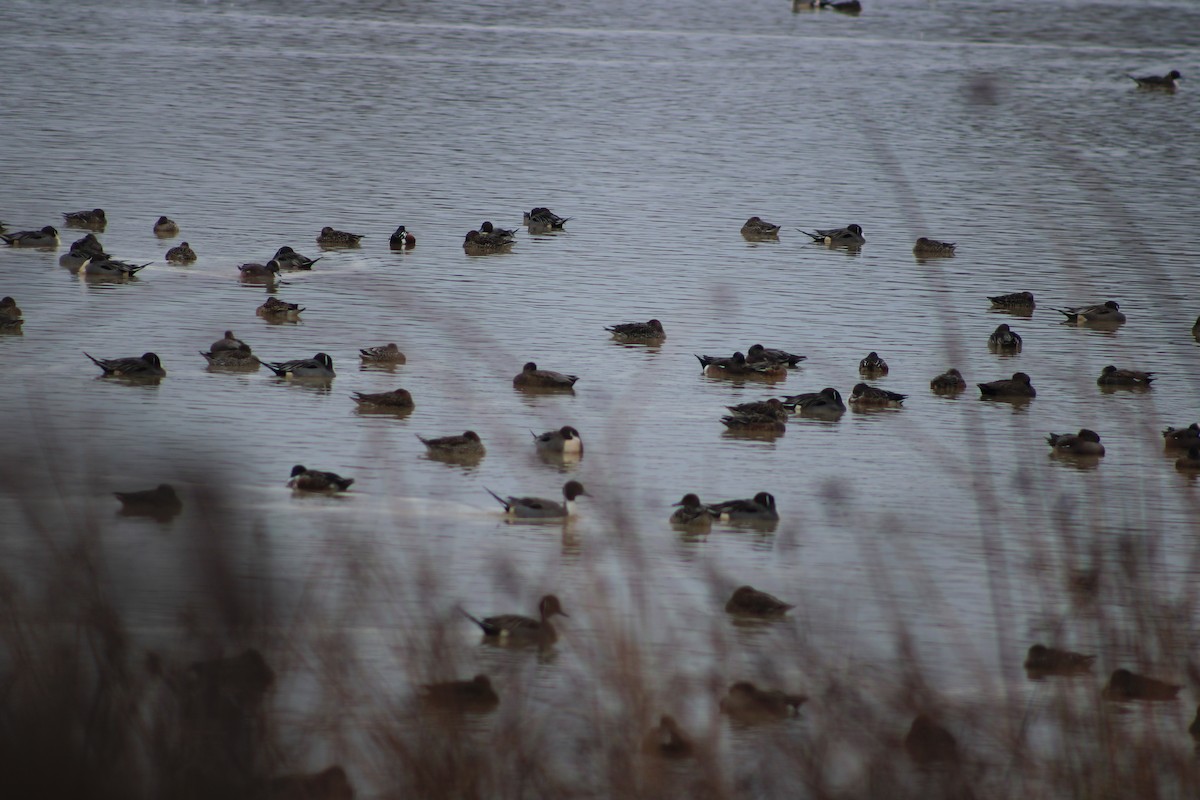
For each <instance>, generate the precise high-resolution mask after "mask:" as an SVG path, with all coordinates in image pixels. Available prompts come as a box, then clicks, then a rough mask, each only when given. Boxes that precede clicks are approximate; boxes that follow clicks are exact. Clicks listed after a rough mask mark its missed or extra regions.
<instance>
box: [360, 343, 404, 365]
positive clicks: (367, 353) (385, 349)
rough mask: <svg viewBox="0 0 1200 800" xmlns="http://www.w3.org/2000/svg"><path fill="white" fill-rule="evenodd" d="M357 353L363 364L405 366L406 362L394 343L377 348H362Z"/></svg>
mask: <svg viewBox="0 0 1200 800" xmlns="http://www.w3.org/2000/svg"><path fill="white" fill-rule="evenodd" d="M358 353H359V356H360V357H361V358H362V360H363V363H365V364H405V363H407V362H408V359H406V358H405V357H404V353H401V352H400V348H399V347H397V346H396V343H395V342H388V343H387V344H384V345H379V346H378V347H364V348H362V349H360V350H359V351H358Z"/></svg>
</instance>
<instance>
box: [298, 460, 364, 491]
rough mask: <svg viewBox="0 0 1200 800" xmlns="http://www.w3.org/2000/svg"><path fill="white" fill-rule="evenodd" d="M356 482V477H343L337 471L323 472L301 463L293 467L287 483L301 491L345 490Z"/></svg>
mask: <svg viewBox="0 0 1200 800" xmlns="http://www.w3.org/2000/svg"><path fill="white" fill-rule="evenodd" d="M352 483H354V478H343V477H342V476H341V475H338V474H337V473H336V472H321V471H319V470H315V469H308V468H306V467H304V466H302V465H300V464H297V465H296V466H294V467H292V477H291V479H290V480H289V481H288V482H287V485H288V486H289V487H290V488H292V489H295V490H296V491H299V492H344V491H346V490H347V489H349V488H350V485H351V484H352Z"/></svg>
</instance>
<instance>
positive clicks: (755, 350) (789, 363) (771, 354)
mask: <svg viewBox="0 0 1200 800" xmlns="http://www.w3.org/2000/svg"><path fill="white" fill-rule="evenodd" d="M806 358H808V356H800V355H796V354H795V353H789V352H788V351H787V350H778V349H776V348H773V347H763V346H762V345H761V344H752V345H750V349H749V350H747V351H746V363H747V364H760V363H763V362H766V363H768V364H782V365H784V366H785V367H795V366H798V365H799V364H800V362H801V361H803V360H804V359H806Z"/></svg>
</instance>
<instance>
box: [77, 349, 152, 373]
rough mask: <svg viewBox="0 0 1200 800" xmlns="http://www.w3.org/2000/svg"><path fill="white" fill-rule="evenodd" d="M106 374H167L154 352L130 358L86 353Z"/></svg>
mask: <svg viewBox="0 0 1200 800" xmlns="http://www.w3.org/2000/svg"><path fill="white" fill-rule="evenodd" d="M84 355H85V356H87V357H88V358H90V359H91V360H92V363H94V364H95V365H96V366H97V367H99V368H100V369H102V370H104V374H105V375H106V376H112V377H114V378H161V377H163V376H164V375H166V374H167V371H166V370H165V369H163V365H162V362H161V361H160V360H159V359H158V356H156V355H155V354H154V353H144V354H142V355H141V356H135V357H132V358H95V357H93V356H91V355H88V354H87V353H84Z"/></svg>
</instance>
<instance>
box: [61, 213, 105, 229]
mask: <svg viewBox="0 0 1200 800" xmlns="http://www.w3.org/2000/svg"><path fill="white" fill-rule="evenodd" d="M62 216H63V220H64V221H65V222H66V223H67V226H68V227H71V228H95V229H96V230H100V231H102V230H104V228H105V226H106V225H108V219H107V218H106V217H105V216H104V209H103V208H93V209H92V210H91V211H65V212H63V215H62Z"/></svg>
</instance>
